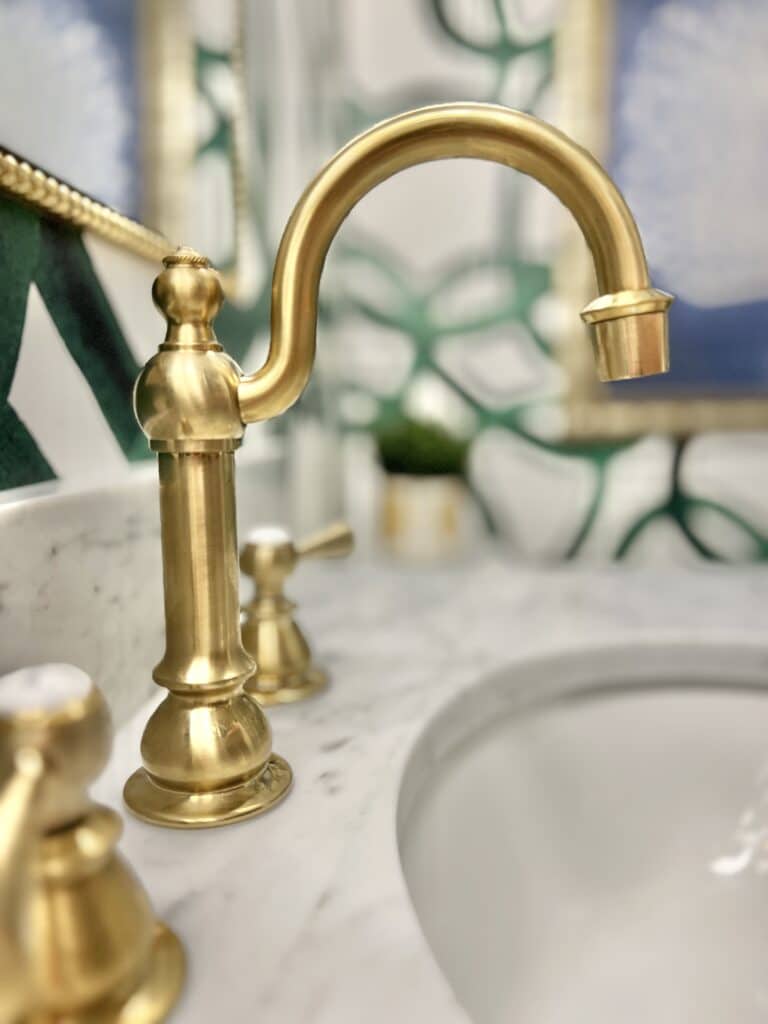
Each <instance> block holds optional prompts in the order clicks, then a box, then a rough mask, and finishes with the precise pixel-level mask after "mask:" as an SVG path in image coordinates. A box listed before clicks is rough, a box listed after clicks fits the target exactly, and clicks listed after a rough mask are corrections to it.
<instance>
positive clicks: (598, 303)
mask: <svg viewBox="0 0 768 1024" xmlns="http://www.w3.org/2000/svg"><path fill="white" fill-rule="evenodd" d="M672 300H673V297H672V296H671V295H669V294H667V292H662V291H660V290H659V289H658V288H642V289H637V290H635V291H625V292H615V293H613V294H612V295H601V296H600V297H599V298H597V299H595V300H594V302H590V304H589V305H588V306H587V307H586V308H585V309H583V310H582V313H581V318H582V320H584V321H585V322H586V323H588V324H592V326H593V328H594V334H593V342H594V350H595V362H596V363H597V375H598V377H599V378H600V380H601V381H612V380H632V379H633V378H635V377H650V376H652V375H653V374H655V373H666V372H667V370H668V369H669V342H668V328H667V309H668V308H669V306H670V304H671V303H672Z"/></svg>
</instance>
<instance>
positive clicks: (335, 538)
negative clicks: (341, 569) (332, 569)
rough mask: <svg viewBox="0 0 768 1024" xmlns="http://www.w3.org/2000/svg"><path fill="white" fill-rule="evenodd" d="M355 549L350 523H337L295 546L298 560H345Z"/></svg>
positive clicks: (318, 531)
mask: <svg viewBox="0 0 768 1024" xmlns="http://www.w3.org/2000/svg"><path fill="white" fill-rule="evenodd" d="M354 547H355V535H354V534H353V532H352V528H351V527H350V526H349V524H348V523H344V522H337V523H330V524H329V525H328V526H324V527H323V528H322V529H321V530H317V531H316V532H315V533H311V534H310V535H309V536H308V537H305V538H304V539H303V540H300V541H297V543H296V545H295V550H296V557H297V558H345V557H346V556H347V555H350V554H351V553H352V551H353V550H354Z"/></svg>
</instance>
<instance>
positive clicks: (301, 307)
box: [238, 103, 649, 423]
mask: <svg viewBox="0 0 768 1024" xmlns="http://www.w3.org/2000/svg"><path fill="white" fill-rule="evenodd" d="M449 157H453V158H457V157H468V158H473V159H479V160H490V161H493V162H495V163H499V164H503V165H506V166H508V167H512V168H514V169H516V170H519V171H522V172H523V173H524V174H529V175H531V176H532V177H533V178H536V179H537V180H538V181H540V182H541V183H542V184H544V185H545V186H547V187H548V188H549V189H550V190H551V191H552V192H553V193H554V194H555V195H556V196H557V197H558V198H559V199H560V200H561V201H562V202H563V203H564V205H565V206H566V207H567V208H568V209H569V210H570V211H571V213H572V214H573V216H574V218H575V219H576V221H577V222H578V224H579V226H580V228H581V230H582V232H583V234H584V237H585V239H586V241H587V243H588V245H589V247H590V249H591V251H592V256H593V259H594V264H595V271H596V275H597V281H598V285H599V288H600V291H601V293H615V292H625V293H634V292H637V293H644V292H646V290H647V289H648V288H649V278H648V270H647V266H646V261H645V255H644V253H643V247H642V243H641V241H640V236H639V234H638V231H637V227H636V225H635V222H634V219H633V217H632V214H631V213H630V211H629V209H628V207H627V205H626V203H625V202H624V199H623V198H622V196H621V193H620V192H619V191H618V189H617V188H616V186H615V185H614V184H613V182H612V181H611V179H610V178H609V177H608V175H607V174H606V173H605V171H604V170H603V169H602V168H601V167H600V165H599V164H598V163H597V162H596V161H595V160H594V159H593V157H592V156H590V154H589V153H588V152H587V151H586V150H585V149H583V148H582V147H581V146H578V145H577V144H576V143H574V142H572V141H571V140H570V139H569V138H568V137H567V136H565V135H563V133H562V132H560V131H558V130H557V129H556V128H553V127H552V126H551V125H548V124H546V123H545V122H543V121H540V120H538V119H537V118H535V117H531V116H529V115H527V114H523V113H520V112H519V111H516V110H511V109H509V108H507V107H500V106H493V105H490V104H482V103H457V104H445V105H441V106H435V107H425V108H423V109H421V110H415V111H411V112H409V113H406V114H402V115H400V116H398V117H394V118H391V119H390V120H388V121H384V122H382V123H381V124H379V125H376V126H375V127H373V128H372V129H370V131H367V132H365V133H364V134H363V135H360V136H358V137H357V138H356V139H353V140H352V141H351V142H350V143H349V144H348V145H347V146H345V147H344V148H343V149H341V150H340V151H339V152H338V153H337V154H336V156H334V157H333V159H332V160H331V161H330V162H329V163H328V164H326V166H325V167H324V168H323V169H322V170H321V171H320V173H319V174H318V175H317V177H316V178H315V179H314V180H313V181H312V182H311V184H310V185H309V187H308V188H307V189H306V191H305V192H304V194H303V196H302V197H301V199H300V200H299V202H298V203H297V205H296V207H295V209H294V211H293V214H292V215H291V218H290V220H289V221H288V224H287V226H286V228H285V231H284V233H283V237H282V241H281V244H280V248H279V251H278V254H277V260H276V262H275V270H274V276H273V281H272V339H271V345H270V350H269V355H268V357H267V361H266V362H265V364H264V366H262V367H261V369H260V370H259V371H257V372H256V373H255V374H253V375H251V376H249V377H244V378H243V380H242V382H241V385H240V388H239V396H238V397H239V403H240V410H241V416H242V419H243V421H244V422H246V423H248V422H251V421H254V420H263V419H270V418H271V417H273V416H276V415H278V414H279V413H281V412H282V411H284V410H285V409H286V408H288V407H289V406H290V405H291V404H292V403H293V402H294V401H295V400H296V399H297V398H298V396H299V395H300V394H301V392H302V391H303V389H304V387H305V386H306V383H307V380H308V378H309V374H310V372H311V368H312V363H313V360H314V352H315V332H316V326H317V294H318V287H319V283H320V275H321V273H322V269H323V264H324V262H325V257H326V254H327V252H328V248H329V246H330V244H331V242H332V241H333V238H334V236H335V234H336V232H337V231H338V229H339V227H340V225H341V224H342V222H343V221H344V219H345V218H346V216H347V214H348V213H349V212H350V210H351V209H352V208H353V207H354V206H355V204H356V203H357V202H359V200H360V199H362V197H363V196H364V195H366V193H368V192H370V191H371V189H373V188H375V186H376V185H378V184H379V183H381V182H382V181H385V180H386V179H387V178H389V177H391V176H392V175H394V174H396V173H397V172H398V171H401V170H403V169H404V168H407V167H411V166H413V165H415V164H420V163H426V162H428V161H432V160H441V159H445V158H449Z"/></svg>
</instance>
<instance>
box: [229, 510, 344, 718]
mask: <svg viewBox="0 0 768 1024" xmlns="http://www.w3.org/2000/svg"><path fill="white" fill-rule="evenodd" d="M353 543H354V539H353V536H352V531H351V529H350V528H349V526H347V524H346V523H331V525H330V526H326V527H325V528H324V529H322V530H318V531H317V532H316V533H313V534H311V535H310V536H309V537H305V538H304V539H303V540H301V541H298V542H297V543H295V544H294V542H293V541H292V540H291V538H290V537H289V536H288V534H287V532H286V531H285V530H283V529H281V528H280V527H274V526H268V527H260V528H257V529H255V530H253V531H252V532H251V533H250V534H249V535H248V539H247V542H246V543H245V544H244V545H243V550H242V551H241V552H240V568H241V569H242V571H243V572H244V573H245V575H246V576H250V577H251V578H252V579H253V581H254V583H255V584H256V592H255V594H254V596H253V599H252V600H251V601H250V602H249V603H248V604H247V605H246V606H245V609H244V613H245V619H244V621H243V644H244V645H245V649H246V650H247V651H248V652H249V654H251V655H252V656H253V659H254V661H255V662H256V666H257V667H256V671H255V672H254V674H253V675H252V676H251V678H250V679H249V680H248V682H247V683H246V684H245V690H246V693H250V694H251V695H252V696H253V697H256V699H257V700H258V701H259V703H260V704H290V703H292V702H293V701H297V700H303V699H304V698H305V697H309V696H311V695H312V694H313V693H317V691H318V690H321V689H323V687H324V686H326V684H327V682H328V674H327V673H326V672H324V671H323V670H322V669H321V668H318V667H317V666H316V665H314V664H313V663H312V655H311V654H310V650H309V644H308V643H307V641H306V639H305V638H304V634H303V632H302V631H301V629H300V627H299V624H298V623H297V622H296V620H295V619H294V617H293V610H294V608H295V607H296V605H295V604H294V603H293V601H289V600H288V598H287V597H286V596H285V594H284V593H283V584H284V583H285V580H286V578H287V577H288V576H289V575H290V574H291V573H292V572H293V570H294V569H295V568H296V564H297V562H299V561H300V560H301V559H304V558H343V557H344V556H345V555H348V554H349V553H350V552H351V551H352V546H353Z"/></svg>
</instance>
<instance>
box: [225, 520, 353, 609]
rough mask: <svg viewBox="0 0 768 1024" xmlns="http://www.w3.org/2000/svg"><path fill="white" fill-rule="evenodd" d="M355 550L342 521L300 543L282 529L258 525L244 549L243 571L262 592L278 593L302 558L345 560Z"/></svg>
mask: <svg viewBox="0 0 768 1024" xmlns="http://www.w3.org/2000/svg"><path fill="white" fill-rule="evenodd" d="M353 547H354V535H353V533H352V530H351V528H350V527H349V526H348V525H347V524H346V523H342V522H338V523H331V524H330V525H329V526H326V527H324V528H323V529H322V530H318V531H317V532H316V533H312V534H310V535H309V537H305V538H304V540H301V541H299V542H297V543H294V542H293V541H292V540H291V537H290V534H289V533H288V531H287V530H285V529H284V528H283V527H282V526H258V527H256V528H255V529H253V530H251V532H250V533H249V534H248V536H247V538H246V543H245V544H244V545H243V547H242V550H241V552H240V568H241V569H242V571H243V572H244V573H245V575H246V576H250V577H251V578H252V579H253V580H254V582H255V583H256V586H257V588H258V589H259V591H261V592H266V593H277V592H279V590H280V589H281V588H282V584H283V582H284V580H285V578H286V577H287V576H289V575H290V574H291V573H292V572H293V570H294V569H295V568H296V563H297V562H298V560H299V559H300V558H343V557H344V556H345V555H348V554H349V553H350V552H351V551H352V549H353Z"/></svg>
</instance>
